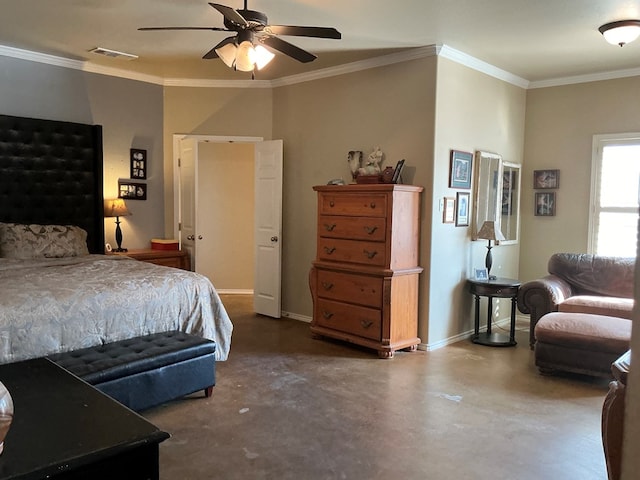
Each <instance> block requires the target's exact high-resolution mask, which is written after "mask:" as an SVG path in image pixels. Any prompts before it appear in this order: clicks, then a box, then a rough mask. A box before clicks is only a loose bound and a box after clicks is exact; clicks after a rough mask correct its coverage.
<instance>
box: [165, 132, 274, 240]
mask: <svg viewBox="0 0 640 480" xmlns="http://www.w3.org/2000/svg"><path fill="white" fill-rule="evenodd" d="M184 138H193V139H195V140H197V141H198V142H211V143H229V142H236V143H257V142H263V141H264V137H242V136H229V135H192V134H189V133H174V134H173V142H172V143H173V152H172V156H173V235H174V238H178V236H179V235H180V232H179V231H178V220H179V218H180V179H179V176H178V160H179V156H180V155H179V153H180V140H182V139H184Z"/></svg>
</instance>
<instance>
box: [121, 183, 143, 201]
mask: <svg viewBox="0 0 640 480" xmlns="http://www.w3.org/2000/svg"><path fill="white" fill-rule="evenodd" d="M118 198H126V199H127V200H146V199H147V184H146V183H136V182H128V181H126V180H118Z"/></svg>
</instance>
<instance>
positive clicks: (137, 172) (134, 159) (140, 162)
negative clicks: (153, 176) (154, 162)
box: [129, 148, 147, 180]
mask: <svg viewBox="0 0 640 480" xmlns="http://www.w3.org/2000/svg"><path fill="white" fill-rule="evenodd" d="M129 160H130V163H131V178H137V179H141V180H145V179H146V178H147V151H146V150H139V149H137V148H132V149H131V151H130V153H129Z"/></svg>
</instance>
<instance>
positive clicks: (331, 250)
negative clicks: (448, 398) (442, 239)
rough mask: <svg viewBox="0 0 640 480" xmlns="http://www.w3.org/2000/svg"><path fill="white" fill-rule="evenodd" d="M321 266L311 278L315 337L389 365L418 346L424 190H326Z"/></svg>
mask: <svg viewBox="0 0 640 480" xmlns="http://www.w3.org/2000/svg"><path fill="white" fill-rule="evenodd" d="M313 189H314V190H315V191H316V192H317V193H318V232H317V254H316V260H315V261H314V262H313V267H312V268H311V271H310V273H309V285H310V288H311V295H312V297H313V321H312V322H311V332H312V333H313V334H314V336H317V337H322V336H324V337H330V338H334V339H338V340H344V341H347V342H352V343H355V344H358V345H361V346H364V347H368V348H372V349H374V350H376V351H377V352H378V356H379V357H380V358H391V357H393V354H394V352H395V351H396V350H401V349H409V350H412V351H414V350H415V349H416V348H417V346H418V344H419V343H420V338H418V278H419V275H420V273H421V272H422V268H421V267H419V266H418V246H419V234H420V225H419V218H420V217H419V211H420V192H422V190H423V189H422V187H418V186H414V185H396V184H372V185H322V186H316V187H313Z"/></svg>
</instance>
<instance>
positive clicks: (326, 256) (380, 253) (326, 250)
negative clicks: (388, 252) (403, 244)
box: [318, 237, 386, 267]
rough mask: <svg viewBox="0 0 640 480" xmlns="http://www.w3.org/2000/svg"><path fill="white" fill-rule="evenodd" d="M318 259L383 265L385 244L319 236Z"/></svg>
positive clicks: (384, 262)
mask: <svg viewBox="0 0 640 480" xmlns="http://www.w3.org/2000/svg"><path fill="white" fill-rule="evenodd" d="M318 259H319V260H329V261H331V262H350V263H359V264H362V265H374V266H378V267H384V266H385V265H386V258H385V244H384V243H376V242H363V241H357V240H343V239H340V238H322V237H320V238H318Z"/></svg>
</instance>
